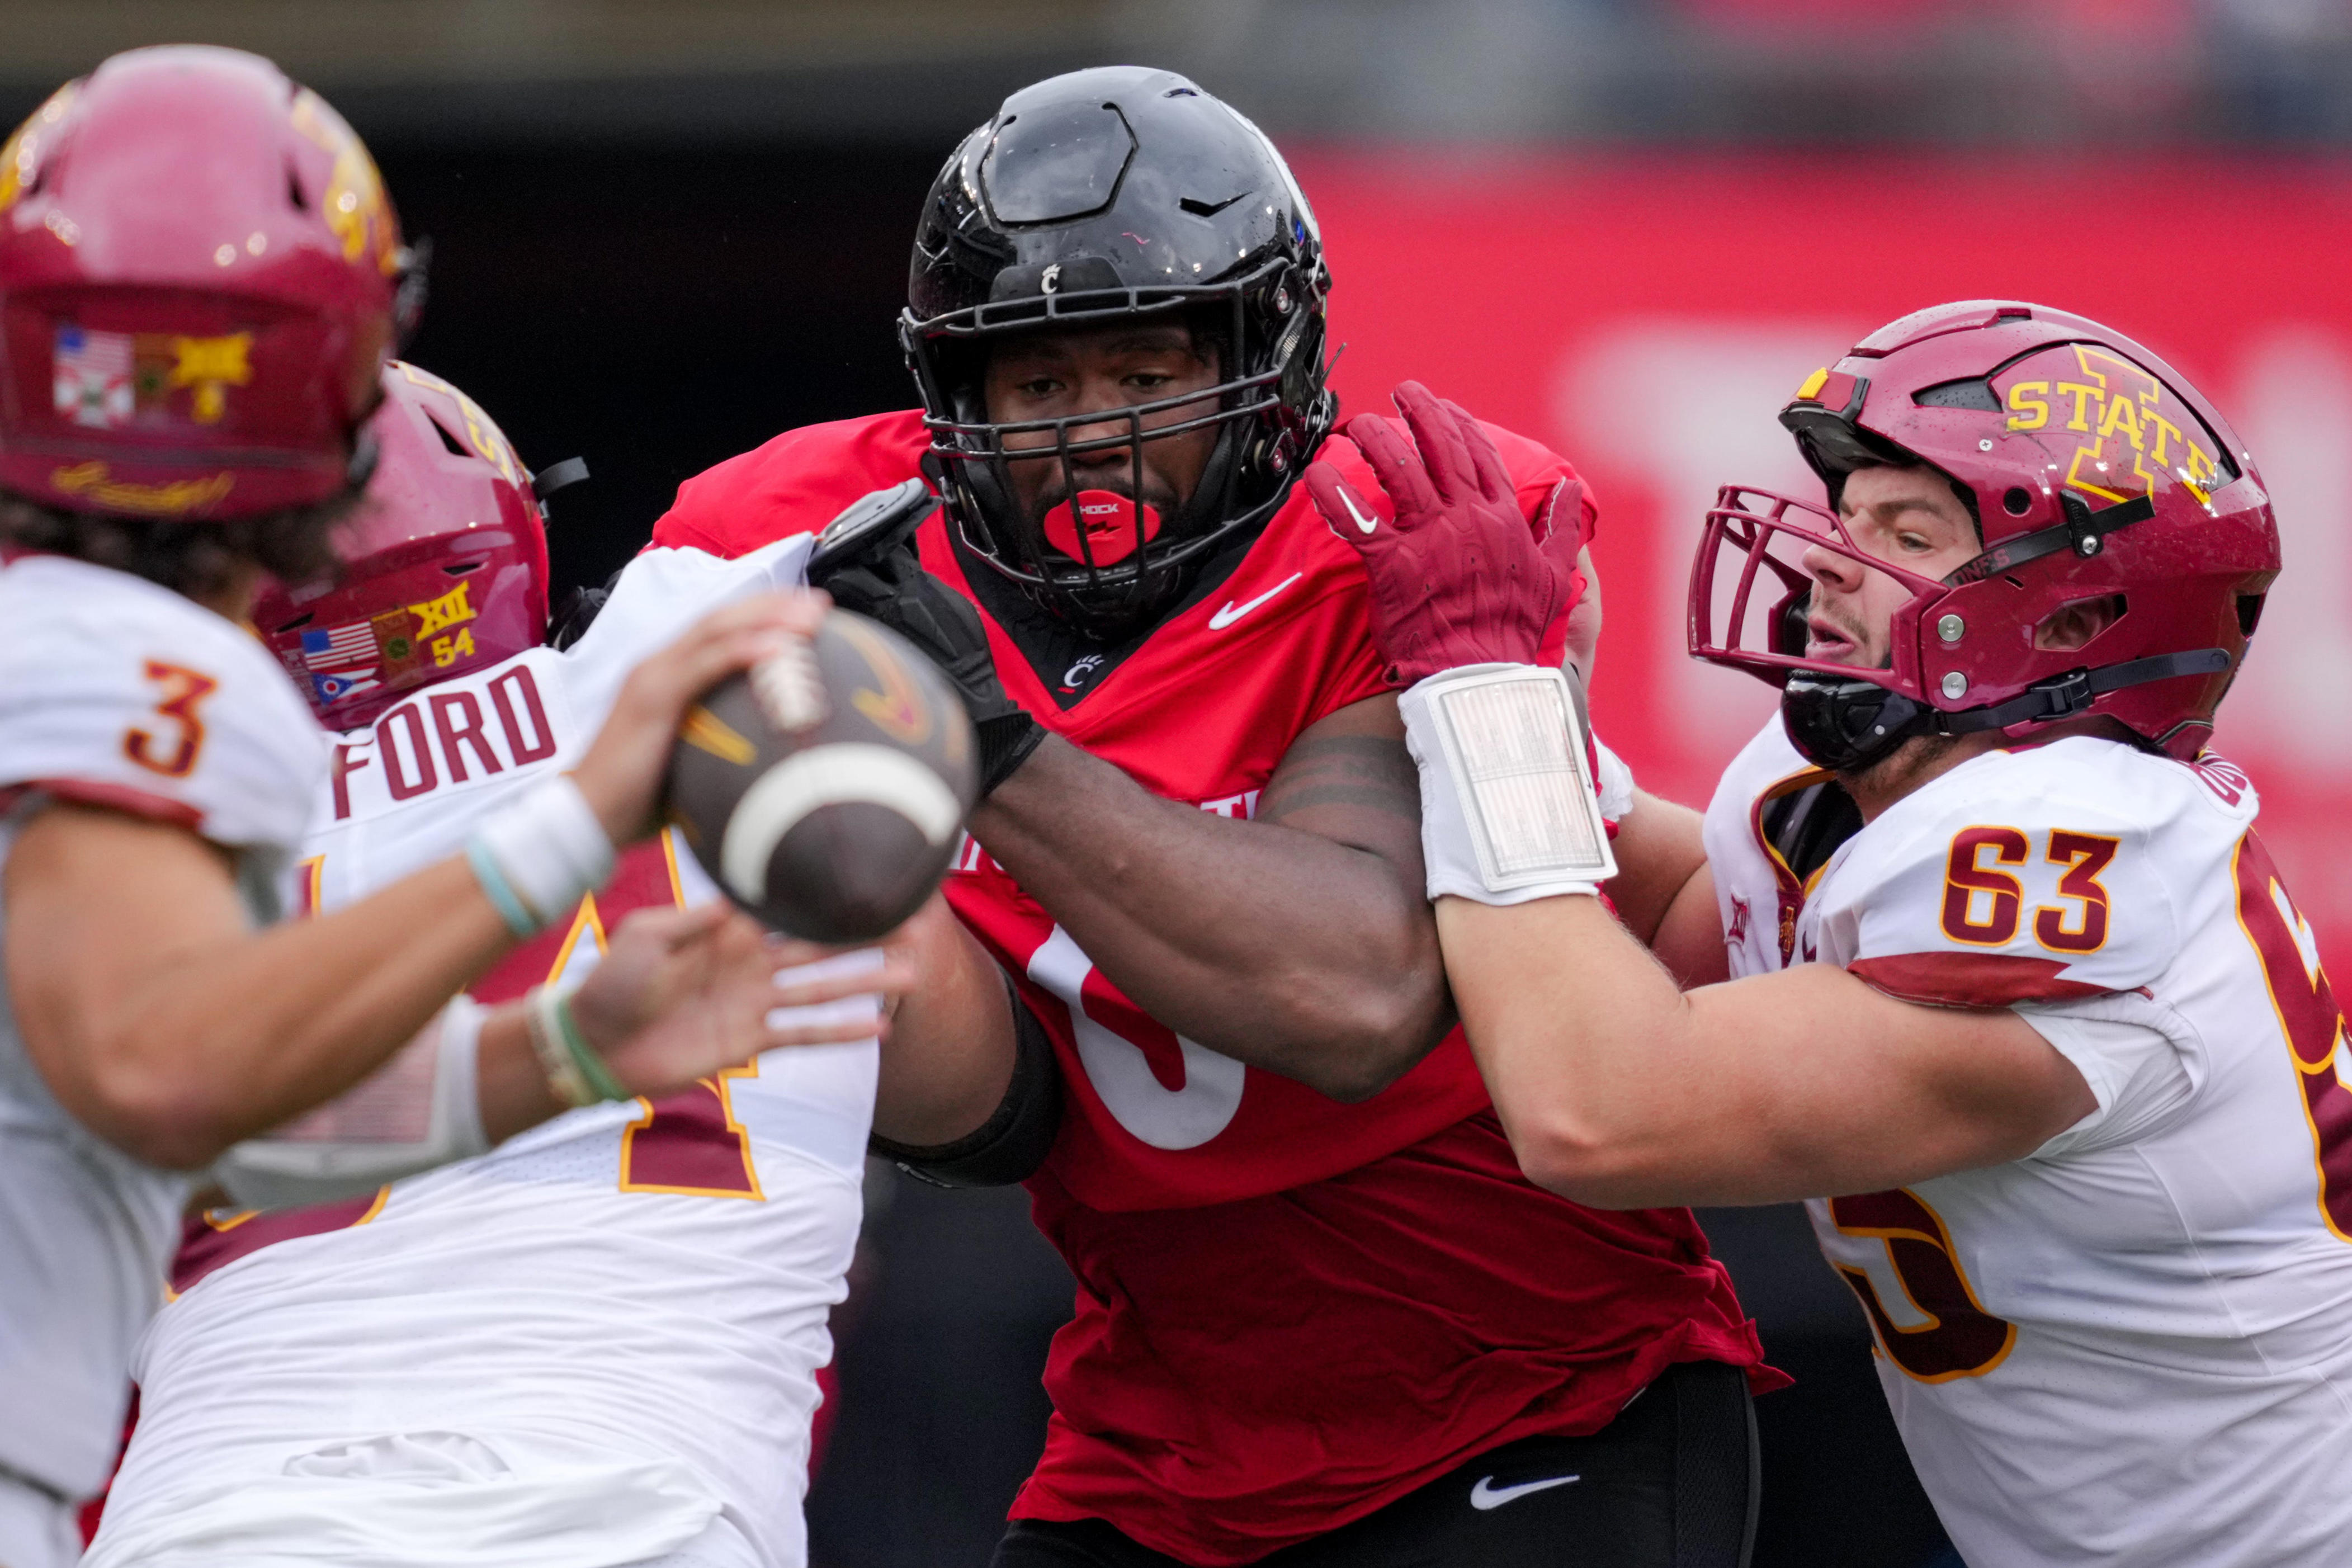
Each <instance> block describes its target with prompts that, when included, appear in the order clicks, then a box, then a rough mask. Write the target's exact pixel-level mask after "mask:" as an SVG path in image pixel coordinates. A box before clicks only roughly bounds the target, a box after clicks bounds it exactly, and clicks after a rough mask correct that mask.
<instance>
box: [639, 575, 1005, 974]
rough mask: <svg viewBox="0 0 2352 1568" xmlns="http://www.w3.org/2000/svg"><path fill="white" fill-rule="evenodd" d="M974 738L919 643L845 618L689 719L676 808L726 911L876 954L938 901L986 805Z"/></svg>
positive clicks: (675, 757)
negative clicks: (970, 817)
mask: <svg viewBox="0 0 2352 1568" xmlns="http://www.w3.org/2000/svg"><path fill="white" fill-rule="evenodd" d="M978 786H979V775H978V773H977V770H976V768H975V759H974V749H973V745H972V736H971V721H970V720H968V719H967V718H966V717H965V716H964V710H963V704H962V703H961V701H959V700H957V698H956V694H955V691H954V689H952V688H951V687H950V686H949V684H948V682H947V679H946V678H945V677H944V676H942V675H941V674H940V672H939V670H938V669H937V668H935V667H934V666H933V665H932V664H931V662H930V660H929V659H928V658H924V657H923V655H922V654H921V652H920V651H919V650H918V649H917V648H916V647H914V646H913V645H912V644H910V643H908V641H907V640H906V639H905V638H904V637H899V636H898V634H897V633H896V632H893V631H891V630H890V629H889V628H887V626H881V625H878V624H877V623H876V622H874V621H870V620H868V619H866V617H865V616H856V615H852V614H850V613H849V612H848V611H846V610H835V611H832V612H830V613H828V614H827V615H826V616H825V618H824V626H823V627H822V628H821V629H820V630H819V632H818V634H817V636H816V637H815V638H814V640H813V641H812V642H811V643H809V644H807V645H804V646H803V647H796V648H795V649H794V650H793V651H792V652H790V653H787V654H785V655H783V656H781V657H780V658H774V659H771V660H770V661H769V662H768V663H766V664H764V665H761V667H759V668H756V669H752V670H749V671H746V672H744V673H741V674H738V675H735V676H731V677H730V678H729V679H726V680H723V681H720V682H719V684H718V685H717V686H714V687H712V688H711V689H709V691H707V692H705V693H704V694H703V697H702V700H701V701H700V702H698V703H697V704H696V705H695V706H694V707H693V708H691V709H689V710H688V712H687V716H686V722H685V723H684V725H682V726H681V727H680V728H679V731H678V737H677V744H676V745H675V746H674V747H673V748H672V750H671V752H670V761H669V773H668V777H667V784H666V786H665V787H666V790H667V811H668V814H669V816H670V819H671V820H672V821H673V822H676V823H677V825H678V826H679V827H680V828H681V829H682V830H683V831H684V834H685V837H686V839H687V841H688V844H689V845H690V846H691V847H693V850H694V855H695V858H697V859H698V860H699V861H701V862H702V866H703V868H704V869H705V870H707V871H709V873H710V875H711V879H712V880H713V881H716V882H717V883H718V884H719V887H721V888H722V889H725V890H726V892H727V896H728V897H729V898H730V899H732V900H735V901H736V902H737V903H738V904H740V905H741V906H742V907H743V908H744V909H746V910H750V911H751V913H752V914H753V915H755V916H757V917H758V918H759V919H760V920H761V921H763V922H765V923H766V924H768V925H769V926H771V927H773V928H774V929H775V930H777V931H784V932H786V933H788V934H790V935H793V936H797V937H803V938H805V939H807V940H808V941H811V942H870V941H872V940H874V939H875V938H877V937H879V936H881V935H883V934H885V933H886V932H887V931H891V930H892V929H893V928H895V927H897V926H898V924H899V923H900V922H901V921H905V920H906V919H907V917H908V916H909V915H911V914H913V913H914V912H915V910H918V909H919V908H920V907H921V906H922V902H923V900H925V899H927V898H929V896H930V893H931V889H934V888H936V887H938V886H939V882H940V877H941V876H943V875H945V874H946V871H947V868H948V861H949V859H950V857H952V856H953V855H954V853H955V847H956V843H957V840H958V837H959V829H960V828H961V826H962V823H963V816H964V813H965V812H967V811H969V810H970V809H971V805H972V801H973V799H974V797H975V795H977V792H978Z"/></svg>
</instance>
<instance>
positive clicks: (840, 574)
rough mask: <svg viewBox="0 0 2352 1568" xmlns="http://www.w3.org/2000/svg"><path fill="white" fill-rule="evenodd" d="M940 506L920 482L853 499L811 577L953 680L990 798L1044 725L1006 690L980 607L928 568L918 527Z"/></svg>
mask: <svg viewBox="0 0 2352 1568" xmlns="http://www.w3.org/2000/svg"><path fill="white" fill-rule="evenodd" d="M939 504H940V503H939V498H938V497H936V496H934V495H932V494H931V493H930V491H929V489H927V488H925V487H924V485H923V483H922V481H921V480H919V479H910V480H908V482H907V483H906V484H903V485H898V486H896V487H894V488H893V489H887V490H877V491H875V492H874V493H873V494H872V495H869V496H866V498H864V499H863V500H858V501H856V502H853V503H852V504H851V505H850V506H849V508H848V509H847V510H845V511H844V512H843V513H842V514H841V515H840V516H839V517H837V518H835V520H834V521H832V522H830V523H828V524H826V526H825V529H824V532H823V533H821V534H819V535H818V536H817V548H816V552H815V553H814V555H813V556H812V557H811V558H810V562H809V582H810V584H812V585H813V586H815V587H819V588H823V589H824V591H825V592H826V593H828V594H830V595H833V602H834V603H835V604H836V605H840V606H841V607H842V608H843V609H845V610H854V611H856V613H857V614H859V615H861V616H869V617H871V618H872V619H874V620H877V621H879V622H881V623H882V624H883V625H884V626H888V627H889V628H890V629H891V630H892V631H894V632H897V633H898V635H899V636H901V637H905V638H906V639H907V640H908V642H911V643H913V644H914V645H915V646H916V647H919V648H921V649H922V650H923V652H924V653H926V654H928V655H929V656H930V659H931V662H932V663H934V664H936V665H938V666H939V667H940V670H941V671H942V672H943V673H944V674H945V675H946V676H947V678H948V679H949V680H950V681H951V682H953V683H954V685H955V689H956V692H957V694H958V695H959V696H961V698H962V699H963V706H964V711H965V712H967V713H969V714H970V715H971V728H972V733H973V735H974V736H975V737H976V738H977V739H978V741H979V742H980V793H981V795H982V797H985V796H986V795H988V794H989V792H990V791H992V790H993V789H994V788H995V787H996V786H997V785H998V784H1003V782H1004V781H1005V780H1006V779H1007V778H1009V777H1010V776H1012V773H1013V770H1014V769H1015V768H1017V767H1019V766H1020V765H1021V764H1022V763H1024V762H1025V761H1027V760H1028V757H1029V753H1030V752H1034V751H1035V750H1036V749H1037V747H1038V745H1039V743H1040V742H1043V741H1044V740H1045V726H1044V725H1042V724H1040V723H1038V722H1037V721H1036V720H1034V719H1033V718H1031V717H1030V716H1029V713H1028V710H1025V709H1024V708H1023V707H1022V706H1021V705H1020V704H1019V703H1017V702H1015V701H1013V699H1011V698H1010V697H1007V696H1006V695H1005V694H1004V683H1003V681H1001V680H999V679H997V676H996V660H995V658H994V657H993V656H992V654H991V653H990V652H989V648H988V628H987V627H985V626H982V624H981V620H980V612H979V611H978V610H975V609H974V608H972V605H971V601H970V600H968V599H966V598H965V597H964V596H963V595H961V594H959V593H957V592H956V591H955V590H954V589H952V588H950V587H949V586H948V585H947V584H945V583H942V582H940V580H939V579H938V578H937V577H934V576H932V575H931V574H929V572H926V571H925V570H923V563H922V562H921V561H920V560H919V558H918V557H917V555H916V553H915V544H914V536H915V531H916V530H917V529H918V528H919V527H921V526H922V524H923V521H924V520H926V519H927V518H929V516H930V515H931V513H932V512H933V511H935V510H938V508H939Z"/></svg>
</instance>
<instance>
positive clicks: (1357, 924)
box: [971, 742, 1451, 1099]
mask: <svg viewBox="0 0 2352 1568" xmlns="http://www.w3.org/2000/svg"><path fill="white" fill-rule="evenodd" d="M971 831H972V834H973V837H976V838H978V839H979V840H980V841H981V843H982V846H983V847H985V848H986V849H987V850H988V852H989V853H990V854H991V855H992V857H994V858H995V859H996V860H997V861H999V862H1000V863H1001V864H1003V867H1004V868H1005V869H1006V870H1008V871H1009V872H1011V873H1012V874H1013V877H1014V879H1016V880H1018V881H1019V882H1020V883H1021V885H1022V886H1023V888H1024V889H1026V890H1027V891H1028V892H1029V893H1030V894H1031V895H1033V896H1034V898H1036V900H1038V901H1039V902H1040V903H1041V904H1043V905H1045V908H1046V910H1048V911H1050V912H1051V913H1052V914H1053V916H1054V918H1055V920H1056V921H1059V922H1060V923H1061V925H1062V927H1063V928H1064V929H1065V930H1066V931H1068V932H1069V933H1070V935H1071V936H1072V937H1073V938H1074V939H1075V940H1076V942H1077V943H1078V945H1079V946H1080V947H1081V948H1083V949H1085V951H1086V952H1087V956H1088V957H1089V958H1091V959H1093V960H1094V962H1095V963H1096V965H1097V967H1098V968H1100V969H1101V971H1102V973H1104V974H1106V975H1107V976H1108V977H1109V978H1110V979H1111V980H1112V981H1113V982H1114V983H1116V984H1118V987H1119V989H1120V990H1122V991H1124V992H1125V993H1126V994H1128V996H1129V998H1130V999H1132V1000H1133V1001H1134V1002H1135V1003H1136V1005H1138V1006H1139V1007H1141V1008H1142V1009H1143V1010H1144V1011H1145V1012H1147V1013H1149V1014H1150V1015H1151V1016H1153V1017H1155V1018H1157V1019H1159V1020H1160V1022H1162V1023H1164V1024H1166V1025H1168V1026H1170V1027H1171V1028H1172V1029H1175V1030H1176V1031H1177V1032H1179V1033H1180V1034H1182V1035H1184V1036H1186V1037H1190V1038H1192V1039H1194V1040H1197V1041H1199V1042H1200V1043H1201V1044H1202V1045H1204V1046H1207V1047H1210V1048H1211V1049H1213V1050H1216V1051H1219V1052H1221V1053H1223V1054H1224V1055H1226V1056H1230V1057H1233V1058H1236V1059H1238V1060H1241V1061H1244V1062H1248V1063H1250V1064H1251V1065H1253V1066H1255V1067H1260V1068H1265V1069H1267V1070H1268V1071H1272V1072H1278V1073H1281V1074H1283V1075H1285V1076H1286V1077H1289V1078H1295V1079H1299V1080H1300V1081H1302V1082H1305V1083H1307V1084H1309V1085H1311V1086H1313V1087H1315V1088H1317V1089H1321V1090H1322V1091H1323V1092H1325V1093H1327V1094H1331V1095H1334V1096H1335V1097H1338V1098H1341V1099H1360V1098H1362V1097H1364V1096H1366V1095H1369V1094H1371V1093H1375V1092H1377V1091H1378V1090H1379V1089H1381V1088H1384V1087H1385V1086H1386V1085H1387V1084H1388V1083H1390V1082H1391V1081H1393V1080H1394V1079H1396V1078H1397V1077H1398V1076H1399V1075H1401V1074H1402V1072H1404V1071H1405V1070H1406V1069H1407V1068H1410V1067H1411V1066H1412V1064H1413V1063H1414V1062H1416V1061H1418V1060H1419V1059H1420V1058H1422V1057H1423V1055H1425V1054H1426V1053H1427V1052H1428V1050H1429V1048H1430V1047H1432V1046H1433V1045H1434V1044H1435V1043H1436V1042H1437V1040H1438V1039H1440V1038H1441V1037H1443V1036H1444V1030H1445V1028H1446V1026H1447V1025H1448V1024H1449V1023H1450V1021H1451V1020H1450V1016H1449V1013H1448V1010H1447V1003H1446V997H1445V989H1444V979H1443V976H1442V973H1441V972H1440V969H1439V965H1438V962H1437V947H1436V931H1435V927H1434V925H1433V922H1432V921H1431V919H1430V916H1429V912H1428V906H1427V904H1426V902H1425V900H1424V899H1423V892H1422V889H1420V888H1419V887H1417V886H1415V887H1407V886H1406V885H1405V879H1404V878H1403V877H1402V875H1400V873H1399V871H1398V869H1397V868H1396V867H1395V866H1393V865H1392V864H1391V863H1390V862H1389V861H1387V860H1385V859H1383V858H1381V857H1380V856H1378V855H1375V854H1372V853H1370V852H1368V851H1366V850H1363V849H1360V848H1356V847H1351V846H1349V845H1347V844H1343V843H1340V842H1338V841H1336V840H1334V839H1332V838H1329V837H1324V836H1322V835H1320V834H1318V833H1311V832H1307V831H1303V830H1301V829H1298V828H1294V827H1289V826H1283V825H1281V824H1279V823H1271V822H1238V821H1231V820H1228V819H1225V818H1223V817H1219V816H1214V815H1213V814H1211V813H1207V812H1202V811H1200V810H1198V809H1196V808H1193V807H1191V806H1186V805H1179V804H1176V803H1174V802H1170V801H1164V800H1160V799H1159V798H1158V797H1156V796H1153V795H1150V794H1148V793H1147V792H1146V791H1144V790H1143V789H1141V788H1140V787H1139V785H1137V784H1135V783H1134V782H1133V781H1131V780H1129V778H1128V777H1127V776H1126V775H1125V774H1123V773H1119V772H1118V770H1117V769H1115V768H1112V767H1110V766H1108V764H1106V763H1101V762H1098V761H1097V760H1096V759H1094V758H1092V757H1089V756H1087V754H1086V753H1084V752H1080V751H1078V750H1077V749H1076V748H1075V747H1072V746H1069V745H1066V744H1064V743H1061V742H1047V743H1046V745H1045V746H1044V747H1042V748H1040V749H1039V751H1038V752H1037V754H1036V755H1035V756H1034V757H1033V758H1031V759H1030V761H1029V763H1027V764H1026V765H1025V766H1024V767H1023V768H1022V770H1021V771H1020V772H1019V773H1015V774H1014V775H1013V778H1012V779H1011V780H1009V781H1008V782H1007V783H1006V784H1004V785H1003V787H1002V788H1000V789H999V790H997V791H996V793H995V794H994V795H992V796H991V797H990V798H989V799H988V800H987V801H986V802H984V803H983V804H982V806H981V807H980V809H979V810H978V811H976V812H975V813H974V814H973V816H972V818H971Z"/></svg>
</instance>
